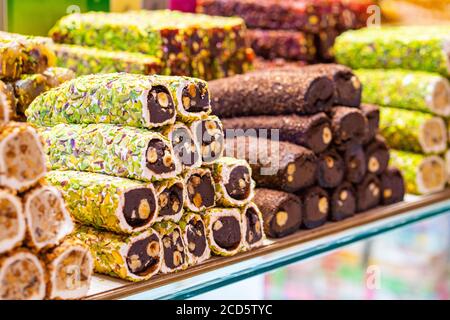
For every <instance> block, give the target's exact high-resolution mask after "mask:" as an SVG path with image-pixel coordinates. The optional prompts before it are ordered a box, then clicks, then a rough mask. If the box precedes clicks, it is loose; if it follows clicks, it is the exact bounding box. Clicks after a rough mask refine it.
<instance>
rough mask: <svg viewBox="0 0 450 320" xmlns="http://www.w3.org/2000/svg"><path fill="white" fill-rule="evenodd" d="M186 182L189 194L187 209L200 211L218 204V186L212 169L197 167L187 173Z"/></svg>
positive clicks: (186, 203) (186, 200)
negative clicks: (216, 186) (215, 183)
mask: <svg viewBox="0 0 450 320" xmlns="http://www.w3.org/2000/svg"><path fill="white" fill-rule="evenodd" d="M184 184H185V186H186V190H187V196H186V199H185V202H184V206H185V208H186V209H188V210H190V211H193V212H200V211H203V210H205V209H208V208H212V207H214V206H215V205H216V188H215V185H214V179H213V177H212V174H211V171H210V170H209V169H207V168H197V169H193V170H191V171H188V172H187V173H185V176H184Z"/></svg>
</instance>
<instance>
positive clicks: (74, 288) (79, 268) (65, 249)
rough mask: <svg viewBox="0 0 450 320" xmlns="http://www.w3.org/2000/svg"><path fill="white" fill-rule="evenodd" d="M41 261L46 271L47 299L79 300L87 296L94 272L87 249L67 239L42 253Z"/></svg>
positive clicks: (91, 259)
mask: <svg viewBox="0 0 450 320" xmlns="http://www.w3.org/2000/svg"><path fill="white" fill-rule="evenodd" d="M41 259H42V261H43V262H44V263H45V266H46V271H47V279H48V283H47V295H46V298H47V299H81V298H83V297H85V296H86V295H87V293H88V290H89V286H90V284H91V278H92V274H93V272H94V262H93V258H92V255H91V253H90V251H89V248H87V247H86V246H85V245H83V244H81V243H78V241H73V240H70V239H68V240H65V241H64V242H63V243H62V244H60V245H59V246H57V247H55V248H54V249H52V250H49V251H47V252H45V253H42V258H41Z"/></svg>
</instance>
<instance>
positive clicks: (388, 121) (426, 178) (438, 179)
mask: <svg viewBox="0 0 450 320" xmlns="http://www.w3.org/2000/svg"><path fill="white" fill-rule="evenodd" d="M449 43H450V27H448V26H439V27H435V26H430V27H426V26H423V27H389V28H388V27H384V28H381V29H379V28H368V29H362V30H359V31H349V32H348V33H344V34H343V35H342V36H340V37H339V38H338V39H337V42H336V47H335V51H336V57H337V59H338V61H340V62H342V63H344V64H347V65H349V66H352V67H353V68H355V69H356V68H358V69H359V68H364V69H359V70H356V71H355V73H356V74H357V75H358V76H359V78H360V80H361V82H362V83H363V86H364V92H363V101H364V102H367V103H375V104H378V105H380V106H382V107H381V108H380V113H381V115H380V116H381V120H380V129H381V132H382V134H383V136H384V137H385V138H386V141H387V143H388V145H389V146H390V147H391V148H393V149H396V150H393V151H392V153H391V155H392V162H393V163H394V164H395V165H396V166H397V167H398V168H400V169H401V170H402V171H403V175H404V177H405V180H406V184H407V192H409V193H414V194H426V193H430V192H435V191H440V190H442V189H444V187H445V185H446V183H447V180H448V177H449V175H450V152H449V151H447V153H446V162H447V164H445V162H444V159H443V157H442V155H443V154H444V153H445V152H446V150H447V140H448V128H447V120H446V118H448V116H449V115H450V83H449V81H448V79H447V78H448V77H450V64H449V57H450V46H449Z"/></svg>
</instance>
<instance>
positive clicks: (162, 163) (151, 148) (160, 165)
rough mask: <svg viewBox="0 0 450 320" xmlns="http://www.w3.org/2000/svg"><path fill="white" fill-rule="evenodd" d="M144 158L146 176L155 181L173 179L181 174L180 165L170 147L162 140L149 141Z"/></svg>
mask: <svg viewBox="0 0 450 320" xmlns="http://www.w3.org/2000/svg"><path fill="white" fill-rule="evenodd" d="M145 157H146V159H145V160H146V161H145V166H146V170H147V171H148V176H150V177H154V178H155V179H157V180H160V179H166V178H173V177H175V176H176V175H177V174H178V173H180V172H181V165H180V164H179V163H178V161H177V159H176V158H175V156H174V153H173V149H172V147H171V146H170V145H169V144H168V143H167V142H166V141H164V140H163V139H160V138H154V139H151V140H150V142H149V143H148V146H147V150H146V154H145Z"/></svg>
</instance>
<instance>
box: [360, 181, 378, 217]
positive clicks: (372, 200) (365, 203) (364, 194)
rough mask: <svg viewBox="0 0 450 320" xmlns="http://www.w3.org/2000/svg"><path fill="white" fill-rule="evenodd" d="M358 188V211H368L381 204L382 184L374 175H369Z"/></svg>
mask: <svg viewBox="0 0 450 320" xmlns="http://www.w3.org/2000/svg"><path fill="white" fill-rule="evenodd" d="M355 188H356V211H357V212H361V211H366V210H369V209H372V208H374V207H376V206H378V205H379V204H380V203H381V182H380V179H378V177H377V176H376V175H374V174H373V173H368V174H367V175H366V176H365V178H364V179H363V181H361V183H359V184H357V185H355Z"/></svg>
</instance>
